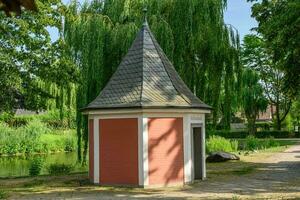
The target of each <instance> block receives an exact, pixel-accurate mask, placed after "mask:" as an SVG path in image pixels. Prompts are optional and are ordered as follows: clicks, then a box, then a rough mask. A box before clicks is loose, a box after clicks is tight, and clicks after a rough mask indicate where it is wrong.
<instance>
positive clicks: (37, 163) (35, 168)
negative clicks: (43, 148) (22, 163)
mask: <svg viewBox="0 0 300 200" xmlns="http://www.w3.org/2000/svg"><path fill="white" fill-rule="evenodd" d="M42 167H43V159H41V158H34V159H33V160H32V162H31V164H30V167H29V175H30V176H37V175H39V174H40V173H41V170H42Z"/></svg>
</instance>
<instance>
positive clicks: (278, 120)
mask: <svg viewBox="0 0 300 200" xmlns="http://www.w3.org/2000/svg"><path fill="white" fill-rule="evenodd" d="M279 109H280V107H279V103H278V102H277V103H276V130H278V131H280V130H281V120H280V112H279Z"/></svg>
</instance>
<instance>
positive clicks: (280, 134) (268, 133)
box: [256, 130, 292, 138]
mask: <svg viewBox="0 0 300 200" xmlns="http://www.w3.org/2000/svg"><path fill="white" fill-rule="evenodd" d="M291 136H292V135H291V134H290V132H288V131H277V130H273V131H259V132H257V133H256V137H258V138H269V137H274V138H289V137H291Z"/></svg>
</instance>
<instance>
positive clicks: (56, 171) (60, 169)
mask: <svg viewBox="0 0 300 200" xmlns="http://www.w3.org/2000/svg"><path fill="white" fill-rule="evenodd" d="M72 169H73V166H72V165H67V164H51V165H50V166H49V167H48V173H49V174H50V175H66V174H69V173H70V172H71V171H72Z"/></svg>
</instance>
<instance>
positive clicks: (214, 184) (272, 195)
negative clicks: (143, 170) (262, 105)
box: [10, 143, 300, 200]
mask: <svg viewBox="0 0 300 200" xmlns="http://www.w3.org/2000/svg"><path fill="white" fill-rule="evenodd" d="M255 163H256V164H257V163H258V167H257V168H255V171H253V172H252V173H249V174H243V175H240V174H222V173H221V174H218V175H214V176H208V179H207V180H205V181H200V182H198V183H195V184H193V185H191V186H185V187H183V188H167V189H164V190H162V189H152V190H150V189H146V190H142V189H132V190H131V189H130V190H128V189H127V190H126V189H120V190H118V189H117V190H116V189H111V190H110V189H109V190H103V189H101V188H99V187H98V188H97V187H92V188H91V187H69V188H68V187H62V188H60V189H59V188H58V189H57V188H55V189H52V190H47V191H43V192H42V193H39V192H34V194H33V193H31V194H30V193H26V192H25V193H22V195H20V194H19V195H17V196H11V198H10V199H76V200H81V199H101V200H102V199H103V200H109V199H151V200H152V199H175V200H177V199H245V198H246V199H266V198H268V199H300V143H299V144H297V145H294V146H292V147H290V148H288V149H287V150H286V151H284V152H281V153H276V154H272V156H269V157H263V159H262V160H259V161H255Z"/></svg>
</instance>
